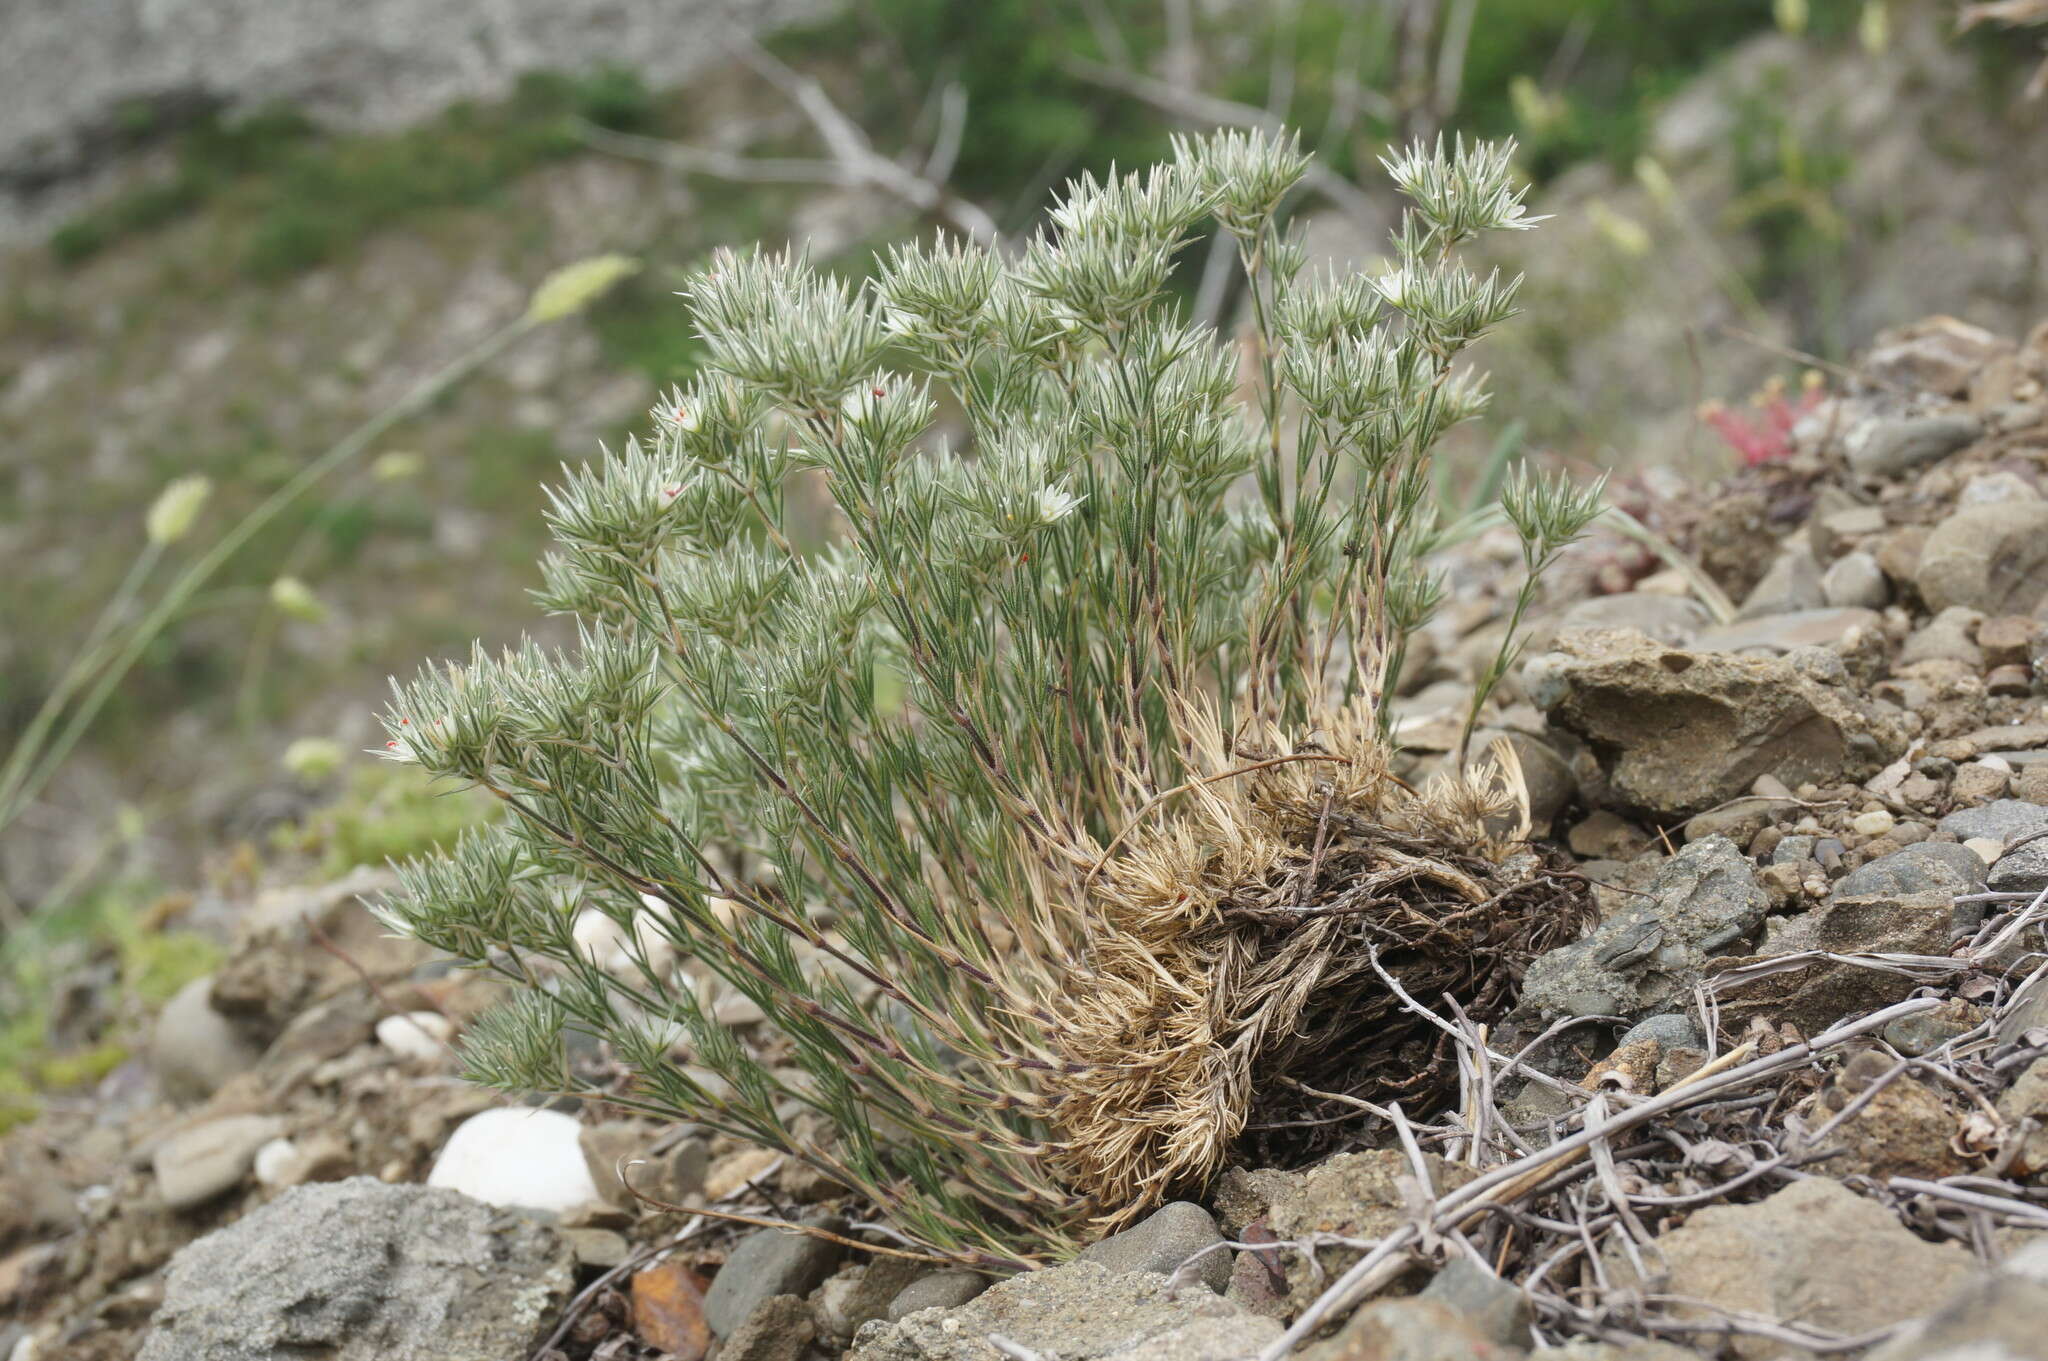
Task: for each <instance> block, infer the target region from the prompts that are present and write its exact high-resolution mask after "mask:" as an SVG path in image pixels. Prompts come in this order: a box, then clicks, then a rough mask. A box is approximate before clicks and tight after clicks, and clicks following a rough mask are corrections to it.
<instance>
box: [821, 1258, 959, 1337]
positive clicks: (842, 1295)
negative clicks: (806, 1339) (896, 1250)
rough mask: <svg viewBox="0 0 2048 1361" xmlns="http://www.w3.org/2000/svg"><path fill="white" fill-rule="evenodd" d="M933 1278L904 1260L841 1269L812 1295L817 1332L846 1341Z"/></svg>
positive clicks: (889, 1259) (886, 1259) (897, 1259)
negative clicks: (913, 1288)
mask: <svg viewBox="0 0 2048 1361" xmlns="http://www.w3.org/2000/svg"><path fill="white" fill-rule="evenodd" d="M931 1274H933V1273H932V1272H931V1271H930V1270H928V1269H927V1268H926V1267H925V1266H924V1265H923V1264H921V1263H918V1262H912V1261H908V1260H906V1259H904V1258H901V1257H877V1258H874V1259H873V1260H871V1261H867V1262H856V1263H853V1264H852V1265H850V1266H844V1267H841V1268H840V1269H839V1270H838V1271H837V1272H835V1273H833V1275H832V1277H831V1279H829V1280H827V1281H826V1282H825V1283H824V1284H823V1285H821V1286H819V1287H818V1288H817V1290H816V1291H815V1292H814V1293H813V1294H812V1295H811V1311H812V1316H813V1317H815V1318H816V1319H817V1320H818V1331H819V1332H820V1333H822V1334H824V1335H825V1336H827V1337H831V1338H836V1339H837V1340H839V1341H840V1342H845V1341H847V1340H848V1339H850V1338H851V1337H852V1336H853V1335H854V1334H855V1333H857V1332H859V1331H860V1328H861V1325H862V1324H864V1323H870V1322H872V1321H874V1320H875V1319H882V1318H887V1317H889V1306H890V1305H891V1304H893V1303H895V1301H896V1297H897V1296H898V1295H901V1294H902V1293H903V1292H904V1291H905V1290H906V1289H908V1288H909V1287H910V1286H911V1285H913V1284H915V1283H916V1282H918V1281H920V1280H923V1279H924V1278H925V1277H926V1276H929V1275H931ZM964 1274H969V1275H971V1274H972V1273H964ZM976 1279H977V1280H979V1278H978V1277H977V1278H976ZM982 1284H984V1285H985V1284H986V1282H982ZM976 1293H979V1291H977V1292H976ZM968 1298H970V1299H971V1298H973V1296H969V1297H968Z"/></svg>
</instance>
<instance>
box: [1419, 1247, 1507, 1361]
mask: <svg viewBox="0 0 2048 1361" xmlns="http://www.w3.org/2000/svg"><path fill="white" fill-rule="evenodd" d="M1422 1298H1423V1299H1426V1300H1436V1301H1439V1302H1441V1303H1443V1304H1447V1305H1449V1306H1450V1307H1451V1308H1452V1309H1454V1310H1456V1311H1457V1313H1458V1316H1459V1317H1460V1318H1462V1319H1463V1320H1464V1321H1465V1323H1466V1324H1467V1326H1469V1327H1471V1328H1472V1329H1474V1330H1475V1331H1477V1332H1478V1333H1479V1334H1480V1335H1481V1336H1482V1337H1484V1338H1486V1339H1487V1340H1488V1341H1490V1342H1494V1343H1497V1344H1499V1345H1500V1346H1503V1347H1525V1346H1527V1345H1528V1344H1529V1297H1528V1295H1526V1294H1524V1293H1523V1292H1522V1290H1521V1289H1519V1288H1518V1287H1516V1286H1513V1285H1510V1284H1508V1283H1507V1282H1506V1281H1504V1280H1502V1279H1501V1278H1500V1277H1498V1276H1496V1275H1494V1274H1493V1273H1492V1272H1490V1271H1485V1270H1482V1269H1481V1268H1480V1267H1478V1266H1475V1265H1474V1264H1473V1262H1472V1259H1471V1258H1469V1257H1459V1258H1456V1259H1454V1260H1453V1261H1451V1263H1450V1264H1449V1265H1447V1266H1445V1267H1444V1269H1443V1270H1441V1271H1439V1272H1437V1273H1436V1276H1435V1277H1434V1278H1432V1279H1431V1281H1430V1283H1429V1284H1428V1285H1427V1286H1426V1287H1424V1289H1423V1291H1422Z"/></svg>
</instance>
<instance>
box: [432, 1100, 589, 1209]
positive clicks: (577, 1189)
mask: <svg viewBox="0 0 2048 1361" xmlns="http://www.w3.org/2000/svg"><path fill="white" fill-rule="evenodd" d="M580 1129H581V1127H580V1126H579V1125H578V1124H577V1122H576V1118H575V1117H574V1116H570V1115H563V1114H561V1113H560V1112H558V1111H541V1110H531V1109H526V1108H519V1109H502V1108H501V1109H498V1110H488V1111H483V1112H480V1113H479V1114H476V1115H472V1116H470V1117H469V1119H467V1120H465V1121H463V1122H462V1124H461V1125H460V1126H459V1127H457V1129H456V1131H455V1133H454V1134H452V1135H450V1136H449V1137H448V1142H447V1143H446V1144H445V1145H443V1146H442V1148H441V1152H440V1156H438V1157H436V1158H435V1159H434V1170H433V1171H432V1172H430V1173H428V1174H427V1185H429V1186H445V1187H447V1188H448V1189H449V1190H451V1191H460V1192H462V1194H464V1195H466V1196H469V1197H471V1198H472V1199H475V1200H481V1201H483V1202H484V1203H485V1204H486V1205H504V1206H508V1207H511V1208H514V1209H523V1210H537V1211H540V1212H541V1213H544V1214H554V1215H561V1214H563V1213H565V1212H566V1211H569V1210H572V1209H574V1208H576V1207H577V1206H579V1205H583V1204H586V1203H587V1202H590V1201H593V1200H596V1199H598V1198H599V1197H598V1191H597V1183H596V1182H594V1181H592V1180H591V1177H590V1168H589V1165H588V1164H586V1163H585V1162H584V1160H583V1145H582V1142H581V1140H580V1138H579V1137H578V1136H579V1133H580Z"/></svg>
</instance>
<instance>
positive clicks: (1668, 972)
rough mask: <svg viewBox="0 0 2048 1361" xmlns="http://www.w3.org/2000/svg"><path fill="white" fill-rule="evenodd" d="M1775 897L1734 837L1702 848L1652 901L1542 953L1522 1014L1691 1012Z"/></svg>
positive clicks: (1673, 864)
mask: <svg viewBox="0 0 2048 1361" xmlns="http://www.w3.org/2000/svg"><path fill="white" fill-rule="evenodd" d="M1769 906H1770V899H1769V897H1768V896H1767V895H1766V894H1765V893H1764V891H1763V889H1762V888H1761V887H1760V886H1759V885H1758V884H1757V881H1756V873H1755V869H1754V867H1753V866H1751V864H1750V862H1749V858H1748V857H1747V856H1745V855H1744V854H1743V853H1742V852H1741V851H1740V850H1738V849H1736V846H1735V843H1734V842H1732V841H1730V840H1728V839H1727V838H1726V837H1718V836H1717V837H1708V838H1706V839H1705V840H1702V841H1695V842H1692V843H1691V844H1690V845H1688V846H1686V848H1685V849H1684V850H1682V851H1680V852H1679V853H1678V854H1677V855H1675V856H1673V857H1672V858H1671V860H1670V862H1669V863H1667V864H1666V865H1665V866H1664V867H1663V868H1662V869H1660V870H1659V871H1658V872H1657V880H1656V883H1655V884H1654V885H1653V886H1652V888H1651V890H1650V900H1649V901H1648V902H1647V903H1644V902H1642V901H1641V900H1634V905H1632V906H1630V907H1627V908H1624V909H1623V910H1622V911H1620V912H1618V913H1615V914H1614V915H1613V916H1610V917H1609V918H1608V919H1607V920H1605V921H1603V922H1601V923H1600V925H1599V926H1597V927H1595V928H1594V930H1593V932H1592V934H1591V935H1589V936H1587V937H1586V938H1585V939H1584V940H1580V941H1576V942H1574V943H1572V944H1570V945H1566V946H1562V947H1560V948H1559V949H1556V950H1552V951H1550V952H1549V953H1547V954H1544V955H1540V956H1538V957H1537V959H1536V960H1535V961H1534V962H1533V963H1531V964H1530V966H1529V972H1528V976H1527V977H1526V978H1525V979H1523V982H1522V1003H1521V1005H1522V1009H1523V1010H1525V1011H1528V1012H1531V1013H1533V1014H1535V1015H1538V1016H1541V1017H1543V1018H1544V1019H1546V1020H1547V1019H1551V1018H1554V1017H1559V1016H1626V1017H1629V1018H1631V1019H1640V1018H1642V1017H1644V1016H1647V1015H1650V1014H1652V1013H1655V1012H1660V1011H1669V1010H1672V1009H1674V1008H1676V1007H1679V1006H1683V1005H1684V1004H1685V1002H1686V999H1688V998H1689V997H1690V996H1691V995H1692V989H1693V985H1694V984H1695V983H1697V982H1698V981H1699V978H1700V970H1701V968H1702V966H1703V965H1704V964H1705V963H1706V961H1707V958H1708V957H1709V956H1710V955H1712V954H1715V953H1717V952H1720V951H1724V950H1727V949H1729V948H1730V947H1740V946H1741V945H1742V943H1743V942H1744V940H1745V939H1746V938H1747V937H1748V936H1749V935H1750V933H1752V932H1753V931H1755V930H1756V928H1757V925H1758V924H1759V923H1760V922H1762V921H1763V918H1764V913H1765V911H1767V910H1768V908H1769Z"/></svg>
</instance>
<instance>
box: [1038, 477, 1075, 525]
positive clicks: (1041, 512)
mask: <svg viewBox="0 0 2048 1361" xmlns="http://www.w3.org/2000/svg"><path fill="white" fill-rule="evenodd" d="M1036 500H1037V504H1038V522H1039V523H1040V524H1046V525H1054V524H1058V523H1059V522H1060V521H1061V520H1064V519H1066V518H1067V517H1068V516H1069V515H1072V514H1073V513H1074V510H1075V508H1076V507H1078V506H1079V505H1080V504H1081V498H1080V497H1079V496H1076V495H1075V494H1074V493H1073V492H1070V491H1068V490H1067V489H1066V488H1065V487H1063V486H1062V487H1040V488H1039V489H1038V496H1037V498H1036Z"/></svg>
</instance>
